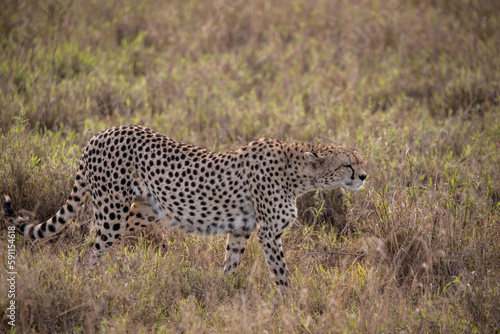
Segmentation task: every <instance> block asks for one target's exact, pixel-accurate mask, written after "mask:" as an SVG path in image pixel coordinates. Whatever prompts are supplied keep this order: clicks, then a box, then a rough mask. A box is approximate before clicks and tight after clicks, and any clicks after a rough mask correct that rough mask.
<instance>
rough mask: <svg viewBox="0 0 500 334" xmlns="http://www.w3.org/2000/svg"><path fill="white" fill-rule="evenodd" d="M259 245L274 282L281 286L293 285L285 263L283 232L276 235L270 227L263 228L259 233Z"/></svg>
mask: <svg viewBox="0 0 500 334" xmlns="http://www.w3.org/2000/svg"><path fill="white" fill-rule="evenodd" d="M258 235H259V243H260V246H261V248H262V252H263V253H264V256H265V258H266V262H267V265H268V267H269V270H270V271H271V275H272V276H273V279H274V282H275V283H276V284H277V285H279V286H289V285H291V280H290V275H289V273H288V268H287V267H286V263H285V256H284V254H283V246H282V243H281V232H279V233H276V231H273V230H272V229H270V228H268V227H261V228H260V229H259V232H258Z"/></svg>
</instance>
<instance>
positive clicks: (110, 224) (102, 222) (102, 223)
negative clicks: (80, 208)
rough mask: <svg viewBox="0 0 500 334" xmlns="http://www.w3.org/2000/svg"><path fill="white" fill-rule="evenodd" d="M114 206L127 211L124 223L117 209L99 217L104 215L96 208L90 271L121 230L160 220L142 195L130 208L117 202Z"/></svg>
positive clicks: (132, 228) (138, 227)
mask: <svg viewBox="0 0 500 334" xmlns="http://www.w3.org/2000/svg"><path fill="white" fill-rule="evenodd" d="M114 207H115V208H117V207H120V208H122V212H123V213H126V212H127V211H128V215H127V219H126V224H123V222H122V221H121V219H120V218H121V216H120V214H119V211H118V212H111V213H109V212H105V213H109V214H108V215H107V219H101V217H103V218H106V215H103V214H102V212H100V211H101V210H96V212H95V226H96V242H95V244H94V253H93V254H92V258H91V263H90V267H91V269H92V271H94V270H95V267H96V265H97V263H98V262H99V259H100V258H101V256H102V255H103V254H105V253H106V252H107V251H108V250H109V249H110V248H111V246H112V245H113V244H114V242H115V241H116V240H118V239H119V238H120V237H121V236H122V234H123V232H125V233H126V232H129V231H130V232H132V231H134V230H138V229H140V228H143V227H146V226H148V225H150V224H151V223H154V222H158V221H160V220H161V217H160V215H159V212H158V210H156V209H155V208H154V207H153V205H151V202H150V200H148V199H146V198H143V197H138V198H136V200H135V201H134V202H133V203H132V205H131V206H130V209H127V208H126V207H125V206H123V207H121V205H120V204H119V203H115V205H114ZM124 225H125V226H124ZM124 227H125V228H124Z"/></svg>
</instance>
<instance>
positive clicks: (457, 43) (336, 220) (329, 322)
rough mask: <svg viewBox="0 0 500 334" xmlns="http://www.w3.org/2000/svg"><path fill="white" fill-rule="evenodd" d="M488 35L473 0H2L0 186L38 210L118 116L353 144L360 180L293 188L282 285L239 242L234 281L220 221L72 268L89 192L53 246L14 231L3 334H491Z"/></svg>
mask: <svg viewBox="0 0 500 334" xmlns="http://www.w3.org/2000/svg"><path fill="white" fill-rule="evenodd" d="M499 31H500V4H499V3H497V2H495V1H486V0H484V1H483V0H478V1H468V0H459V1H446V0H443V1H425V0H424V1H408V2H398V1H386V2H378V1H368V0H359V1H354V2H352V1H351V2H343V1H321V0H314V1H305V0H296V1H292V2H286V3H279V2H266V1H262V0H256V1H251V2H237V1H235V2H233V1H229V2H209V1H196V0H195V1H189V2H185V1H178V0H174V1H165V2H161V1H148V0H141V1H129V0H123V1H105V2H103V1H93V0H91V1H82V0H69V1H55V0H47V1H43V2H26V1H14V0H11V1H7V2H6V4H5V5H4V6H3V8H2V11H1V13H0V61H1V68H0V110H1V112H0V136H1V141H0V152H1V154H0V194H7V195H9V196H10V197H11V198H12V199H13V202H14V203H15V204H16V205H17V206H18V207H21V208H24V209H27V210H30V211H32V212H33V213H34V215H35V217H36V218H37V219H40V220H43V219H47V218H49V217H50V216H51V215H52V214H53V213H54V212H56V211H57V210H58V208H59V207H60V206H61V205H62V204H63V203H64V201H65V199H66V197H67V196H68V195H69V192H70V189H71V186H72V182H73V178H74V175H75V171H76V166H77V162H78V159H79V156H80V154H81V152H82V150H83V147H84V146H85V144H86V142H87V141H88V140H89V139H90V137H91V136H92V135H93V134H94V133H96V132H97V131H100V130H102V129H104V128H106V127H108V126H112V125H117V124H128V123H135V124H142V125H146V126H149V127H152V128H154V129H155V130H157V131H160V132H162V133H164V134H166V135H168V136H170V137H173V138H176V139H178V140H181V141H184V142H189V143H192V144H195V145H201V146H204V147H207V148H210V149H215V150H220V151H224V150H229V149H233V148H236V147H238V146H240V145H242V144H245V143H247V142H248V141H250V140H252V139H254V138H258V137H264V136H267V137H275V138H279V139H285V140H297V141H321V142H325V143H336V144H341V145H344V146H348V147H356V148H357V149H358V150H359V151H360V152H361V153H362V154H363V156H364V157H365V160H366V170H367V172H368V174H369V178H368V184H367V185H366V186H365V188H364V189H363V190H362V191H359V192H348V191H346V192H341V191H333V192H327V193H311V194H308V195H306V196H304V197H303V198H301V199H299V202H298V205H299V215H300V220H299V221H298V222H297V224H295V225H294V226H293V227H292V228H291V229H290V230H289V231H288V232H287V233H286V234H285V235H284V237H283V238H284V248H285V252H286V257H287V264H288V267H289V268H290V271H291V274H292V282H293V287H292V288H290V289H289V291H288V292H287V293H286V294H285V296H284V297H280V296H279V293H278V291H277V290H276V287H274V286H273V285H272V284H271V283H270V281H269V280H268V277H267V275H268V274H267V268H266V265H265V263H264V259H263V256H262V254H261V251H260V249H259V246H258V242H257V240H256V239H255V237H252V238H251V239H250V241H249V247H248V248H247V251H246V252H245V255H244V257H243V262H242V265H241V269H240V272H239V273H238V275H237V276H236V277H233V278H230V277H224V276H223V275H222V267H223V258H224V244H225V240H224V236H219V237H212V238H202V237H197V236H193V235H187V234H185V233H183V232H179V231H171V230H168V229H166V228H162V227H160V226H156V227H153V228H151V229H149V230H147V231H145V232H144V233H143V234H137V235H135V236H133V237H131V238H129V239H127V240H125V241H124V242H122V243H121V244H119V245H116V246H115V247H113V249H112V251H111V252H110V253H109V256H107V257H106V258H103V260H102V264H101V267H100V268H99V270H98V271H97V272H96V273H95V274H94V275H89V274H88V272H87V271H86V270H85V268H84V267H83V266H82V262H83V261H84V260H85V258H86V256H88V245H89V238H90V236H89V234H88V233H87V232H88V229H89V225H90V224H91V221H90V217H91V215H90V208H89V207H88V206H87V207H85V208H84V209H83V210H82V211H81V212H80V213H79V216H78V219H76V223H75V224H72V225H71V226H70V227H69V228H68V229H67V230H66V231H65V232H63V234H62V235H61V236H59V238H58V240H57V242H53V243H47V244H42V245H30V244H29V243H28V242H26V241H25V240H24V239H23V238H21V237H19V238H18V239H17V241H16V250H17V254H16V268H15V269H16V271H17V272H18V274H17V279H16V297H15V301H16V310H17V318H16V327H14V328H11V327H10V326H9V325H8V323H7V321H3V322H2V324H1V325H0V328H1V331H6V332H8V331H11V332H40V333H50V332H102V333H116V332H149V331H153V332H155V331H156V332H175V333H177V332H190V333H195V332H196V333H198V332H231V333H232V332H236V333H240V332H249V333H250V332H252V333H253V332H257V333H261V332H285V333H289V332H311V333H322V332H329V331H330V332H335V333H336V332H396V331H397V332H432V333H439V332H453V333H454V332H479V333H489V332H498V331H499V330H500V224H499V223H498V222H499V221H500V178H499V177H498V171H499V170H500V139H499V138H500V112H499V111H500V110H499V108H500V107H499V98H500V89H499V88H500V56H499V54H498V52H497V51H496V50H499V49H500V35H499V33H498V32H499ZM4 230H5V229H4ZM0 240H2V242H1V245H4V246H2V247H0V255H1V257H2V259H4V262H3V263H4V266H3V269H2V270H1V277H2V278H1V279H2V280H4V278H6V276H7V264H6V263H7V262H6V261H7V246H6V245H7V233H5V232H4V233H2V234H1V235H0ZM341 253H342V254H341ZM346 254H347V255H346ZM353 254H359V255H353ZM7 291H8V286H7V284H0V296H1V298H0V316H1V317H2V318H3V319H6V317H5V316H6V311H5V310H6V309H7V305H8V303H9V298H7Z"/></svg>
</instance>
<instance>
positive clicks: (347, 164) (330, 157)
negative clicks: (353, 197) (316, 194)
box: [304, 146, 367, 190]
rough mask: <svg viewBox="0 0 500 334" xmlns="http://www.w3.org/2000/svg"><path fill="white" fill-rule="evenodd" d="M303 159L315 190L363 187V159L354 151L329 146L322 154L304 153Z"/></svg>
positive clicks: (364, 173) (364, 177)
mask: <svg viewBox="0 0 500 334" xmlns="http://www.w3.org/2000/svg"><path fill="white" fill-rule="evenodd" d="M304 158H305V160H306V163H307V164H308V167H309V173H310V175H311V176H312V181H311V183H312V184H313V186H314V187H315V188H316V189H331V188H338V187H344V188H346V189H350V190H358V189H361V187H363V184H364V181H365V179H366V176H367V175H366V172H365V170H364V169H363V167H362V166H363V157H362V156H361V155H360V154H359V153H358V152H357V151H355V150H351V149H347V148H341V147H338V146H331V147H328V148H327V149H326V150H324V151H322V152H315V153H313V152H305V153H304Z"/></svg>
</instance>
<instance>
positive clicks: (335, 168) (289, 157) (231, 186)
mask: <svg viewBox="0 0 500 334" xmlns="http://www.w3.org/2000/svg"><path fill="white" fill-rule="evenodd" d="M362 163H363V161H362V157H361V155H360V154H359V153H358V152H357V151H354V150H351V149H347V148H342V147H339V146H334V145H321V144H313V143H288V142H283V141H279V140H275V139H269V138H262V139H259V140H256V141H253V142H251V143H249V144H248V145H246V146H243V147H241V148H240V149H238V150H235V151H230V152H226V153H218V152H212V151H209V150H206V149H204V148H200V147H195V146H192V145H189V144H183V143H181V142H178V141H176V140H173V139H170V138H167V137H165V136H163V135H161V134H159V133H157V132H155V131H153V130H151V129H148V128H145V127H141V126H118V127H113V128H109V129H106V130H104V131H102V132H100V133H98V134H96V135H95V136H94V137H93V138H92V139H91V140H90V142H89V144H88V145H87V147H86V148H85V150H84V152H83V155H82V158H81V162H80V165H79V168H78V172H77V174H76V180H75V183H74V186H73V190H72V192H71V195H70V196H69V198H68V200H67V201H66V204H65V205H64V206H63V207H62V208H61V209H60V210H59V211H58V212H57V213H56V214H55V215H54V216H53V217H52V218H51V219H49V220H47V221H46V222H43V223H40V224H30V222H29V220H30V219H29V218H26V217H14V213H13V212H12V209H11V202H10V200H6V201H5V203H4V216H5V217H8V219H9V221H10V222H11V223H12V224H14V225H15V226H16V227H17V228H18V230H19V232H20V233H22V234H23V235H24V237H25V238H28V239H31V240H40V239H46V238H49V237H51V236H53V235H55V234H56V233H59V232H60V231H61V230H62V229H63V228H64V227H65V226H66V225H67V224H68V222H69V221H70V220H71V219H72V218H73V217H74V215H75V212H76V211H77V210H78V208H79V207H80V206H81V204H82V202H83V200H84V197H85V195H86V194H87V193H89V194H90V195H91V198H92V204H93V211H94V221H95V228H96V242H95V244H94V252H93V256H92V260H91V266H92V267H94V266H95V265H96V264H97V262H98V259H99V257H100V256H101V255H102V254H104V253H105V252H106V251H108V250H109V248H110V247H111V246H112V245H113V243H114V242H115V241H116V240H117V239H118V238H120V236H121V235H122V234H123V233H124V232H126V231H134V230H137V229H139V228H143V227H145V226H148V225H149V224H151V223H156V222H164V221H166V222H168V223H169V224H170V226H172V227H177V228H183V229H185V230H186V231H188V232H195V233H199V234H208V235H210V234H217V233H226V234H228V239H227V248H226V257H225V272H227V273H235V272H236V270H237V268H238V265H239V263H240V258H241V255H242V254H243V252H244V250H245V246H246V243H247V240H248V238H249V237H250V234H251V233H252V232H253V231H256V232H257V234H258V238H259V243H260V245H261V247H262V250H263V253H264V256H265V258H266V261H267V263H268V265H269V269H270V271H271V273H272V277H273V279H274V281H275V282H276V283H277V284H279V285H288V284H289V281H290V279H289V275H288V270H287V267H286V264H285V258H284V254H283V249H282V243H281V238H280V237H281V235H282V233H283V232H284V231H285V229H286V228H287V227H288V226H289V225H290V223H291V222H293V220H294V219H296V217H297V208H296V198H297V196H299V195H301V194H303V193H305V192H308V191H310V190H314V189H329V188H335V187H344V188H347V189H352V190H357V189H359V188H361V187H362V186H363V182H364V180H365V178H366V173H365V172H364V170H363V168H362Z"/></svg>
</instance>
